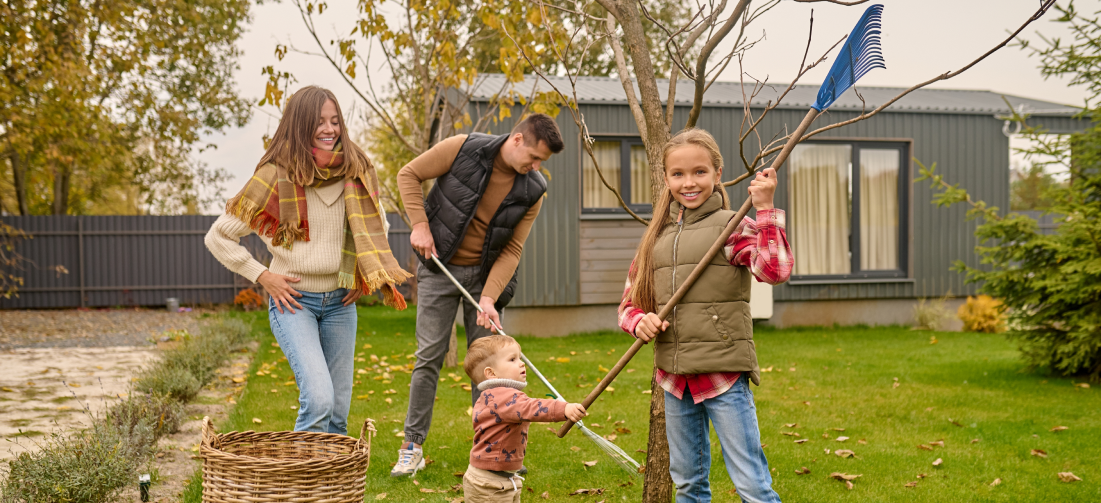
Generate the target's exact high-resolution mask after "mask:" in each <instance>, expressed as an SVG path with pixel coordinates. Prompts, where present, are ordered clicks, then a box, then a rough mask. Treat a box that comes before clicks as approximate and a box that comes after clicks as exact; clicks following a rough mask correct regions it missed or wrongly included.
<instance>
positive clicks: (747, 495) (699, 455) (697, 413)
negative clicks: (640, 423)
mask: <svg viewBox="0 0 1101 503" xmlns="http://www.w3.org/2000/svg"><path fill="white" fill-rule="evenodd" d="M708 419H710V420H711V424H713V425H715V433H716V434H717V435H718V436H719V445H721V446H722V452H723V460H724V461H726V471H727V473H729V474H730V480H731V481H733V482H734V487H735V488H736V489H737V490H738V496H740V497H741V498H742V501H744V502H752V503H757V502H765V503H773V502H776V503H779V501H780V496H779V495H777V494H776V491H773V490H772V475H770V474H769V472H768V460H767V459H765V453H764V450H762V449H761V432H760V430H759V429H758V428H757V408H756V407H755V406H754V405H753V392H752V391H750V390H749V382H748V380H747V378H746V374H744V373H743V374H742V377H741V378H739V379H738V382H736V383H735V384H734V386H733V387H731V388H730V389H729V390H727V391H726V393H723V394H722V395H719V396H717V397H715V398H709V399H707V400H704V401H703V402H701V403H700V404H698V405H697V404H695V403H693V401H692V396H691V395H690V394H689V393H688V392H687V391H685V392H684V398H683V399H682V400H678V399H677V397H675V396H673V395H672V394H670V393H669V392H666V393H665V436H666V438H667V439H668V440H669V474H670V475H671V476H672V477H673V484H675V485H676V487H677V503H696V502H707V501H711V483H710V482H709V481H708V476H709V475H710V473H711V436H710V430H709V428H708V426H707V420H708Z"/></svg>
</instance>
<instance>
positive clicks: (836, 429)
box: [830, 428, 845, 431]
mask: <svg viewBox="0 0 1101 503" xmlns="http://www.w3.org/2000/svg"><path fill="white" fill-rule="evenodd" d="M830 429H831V430H833V431H845V428H830Z"/></svg>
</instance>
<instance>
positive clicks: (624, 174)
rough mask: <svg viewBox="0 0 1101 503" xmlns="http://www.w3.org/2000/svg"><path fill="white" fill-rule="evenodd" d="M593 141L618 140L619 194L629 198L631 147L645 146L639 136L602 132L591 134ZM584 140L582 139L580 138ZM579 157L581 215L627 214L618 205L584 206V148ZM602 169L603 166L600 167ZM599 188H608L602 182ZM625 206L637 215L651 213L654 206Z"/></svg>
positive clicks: (644, 204) (585, 155)
mask: <svg viewBox="0 0 1101 503" xmlns="http://www.w3.org/2000/svg"><path fill="white" fill-rule="evenodd" d="M590 136H592V138H593V140H594V141H608V142H611V141H618V142H619V195H620V196H622V197H623V201H624V202H626V201H630V200H631V147H632V146H635V145H638V146H641V147H645V144H644V143H643V142H642V137H641V136H632V135H615V134H612V135H604V134H592V135H590ZM582 141H584V140H582ZM580 154H581V157H580V158H579V159H578V163H577V169H578V171H579V173H580V174H579V179H580V180H581V183H580V184H579V185H580V186H581V194H580V196H581V197H579V198H578V199H579V202H580V203H581V214H582V215H627V214H628V213H627V211H626V210H624V209H623V208H622V207H620V206H618V205H617V206H615V207H614V208H589V207H586V206H585V158H586V157H587V156H588V155H589V153H588V152H586V151H585V149H584V148H582V149H580ZM601 171H603V167H602V169H601ZM600 190H608V188H607V187H605V186H604V184H603V183H601V184H600ZM627 207H628V208H631V211H633V212H635V213H636V214H639V215H644V214H646V215H648V214H650V213H653V211H654V208H653V205H652V204H651V203H641V204H631V203H627Z"/></svg>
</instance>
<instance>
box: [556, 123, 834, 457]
mask: <svg viewBox="0 0 1101 503" xmlns="http://www.w3.org/2000/svg"><path fill="white" fill-rule="evenodd" d="M818 114H819V112H818V111H817V110H815V109H813V108H812V109H810V111H809V112H807V115H806V117H804V118H803V122H801V123H799V127H797V128H795V132H793V133H792V134H791V137H790V138H788V142H787V144H785V145H784V148H783V150H781V151H780V153H779V154H777V156H776V159H774V160H773V161H772V168H774V169H776V170H779V169H780V166H781V165H783V164H784V161H786V160H787V158H788V156H789V155H791V151H792V149H794V148H795V145H796V144H797V143H799V139H800V138H802V137H803V133H805V132H806V131H807V128H809V127H810V124H811V123H812V122H814V119H815V118H816V117H818ZM752 207H753V200H752V198H748V197H747V198H746V200H745V202H744V203H742V207H741V208H739V209H738V213H737V214H736V215H734V218H731V219H730V222H728V223H727V224H726V227H725V228H723V231H722V233H721V234H720V235H719V239H716V240H715V242H714V243H712V244H711V248H709V249H708V250H707V253H705V254H704V256H703V258H702V259H700V262H699V263H698V264H696V267H695V268H693V269H692V273H691V274H689V275H688V278H686V279H685V280H684V283H681V285H680V288H677V291H676V292H674V293H673V296H672V297H671V298H670V299H669V302H667V303H666V304H665V306H664V307H662V308H661V311H659V312H658V318H660V319H661V320H662V321H664V320H665V318H667V317H668V316H669V315H670V314H671V313H672V312H673V308H674V307H676V305H677V303H679V302H680V300H681V299H682V298H684V295H685V294H686V293H688V290H689V289H691V288H692V285H693V284H694V283H695V282H696V279H697V278H699V277H700V275H701V274H703V271H704V269H707V266H708V265H709V264H710V263H711V261H712V260H713V259H714V258H715V255H718V253H719V250H722V248H723V246H725V245H726V240H727V239H728V238H729V237H730V235H731V234H733V233H734V229H735V228H737V227H738V224H739V223H741V222H742V219H744V218H745V216H746V215H747V214H748V213H749V209H750V208H752ZM644 344H646V343H645V342H643V341H642V339H636V340H635V342H634V344H631V347H630V348H629V349H628V350H627V351H626V352H624V353H623V356H621V357H620V358H619V361H618V362H616V364H615V366H614V367H612V369H611V370H609V371H608V375H605V376H604V378H603V379H601V380H600V384H597V385H596V387H595V388H593V390H592V391H591V392H589V396H586V397H585V400H584V401H582V402H581V406H582V407H585V410H586V411H588V410H589V406H590V405H592V404H593V402H595V401H596V399H597V397H599V396H600V394H601V393H603V392H604V389H605V388H607V387H608V385H609V384H611V383H612V381H614V380H615V378H616V377H618V376H619V373H620V372H622V371H623V367H626V366H627V364H628V363H630V362H631V358H634V357H635V353H638V350H640V349H642V346H643V345H644ZM573 424H574V422H573V421H569V420H567V421H566V423H565V424H563V425H562V427H561V428H559V429H558V438H562V437H564V436H566V434H567V433H569V432H570V429H571V428H573Z"/></svg>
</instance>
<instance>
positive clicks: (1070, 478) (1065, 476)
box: [1059, 472, 1082, 482]
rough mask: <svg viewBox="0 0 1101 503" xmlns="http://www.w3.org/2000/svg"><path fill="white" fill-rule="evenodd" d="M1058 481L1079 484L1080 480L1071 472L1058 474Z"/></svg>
mask: <svg viewBox="0 0 1101 503" xmlns="http://www.w3.org/2000/svg"><path fill="white" fill-rule="evenodd" d="M1059 480H1061V481H1063V482H1081V481H1082V479H1080V478H1078V476H1077V475H1075V474H1073V473H1071V472H1059Z"/></svg>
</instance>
